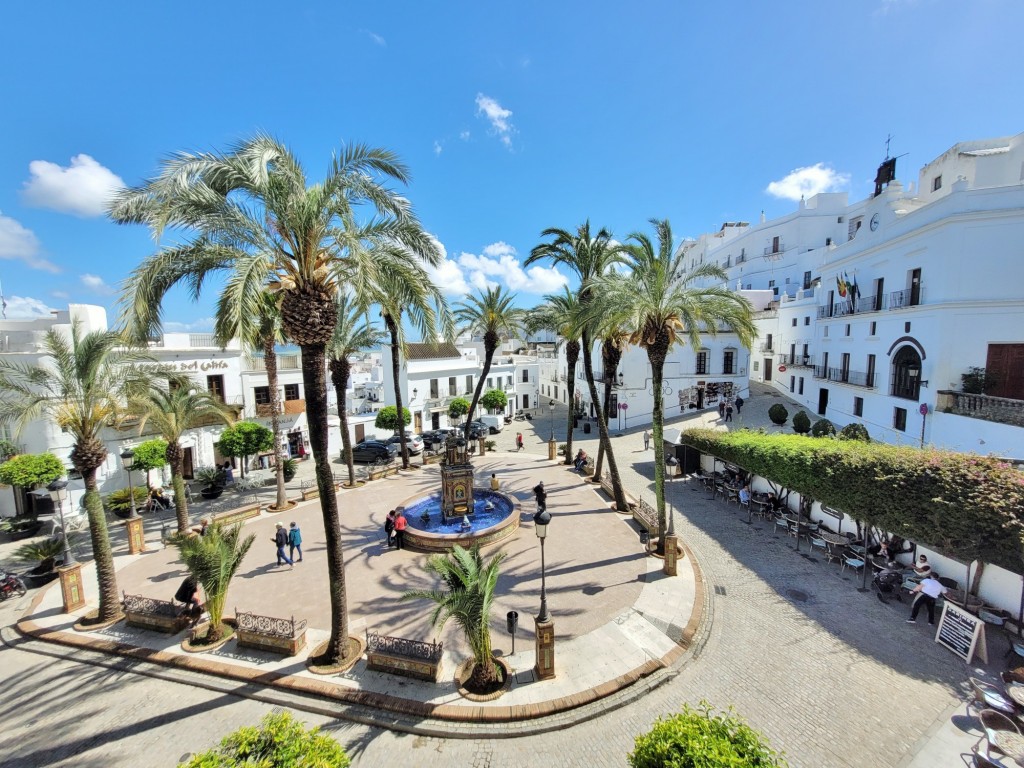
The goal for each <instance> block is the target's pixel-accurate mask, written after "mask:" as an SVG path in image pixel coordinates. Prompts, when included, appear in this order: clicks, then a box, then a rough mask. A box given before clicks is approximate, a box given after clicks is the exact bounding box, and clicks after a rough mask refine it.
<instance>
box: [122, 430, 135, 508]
mask: <svg viewBox="0 0 1024 768" xmlns="http://www.w3.org/2000/svg"><path fill="white" fill-rule="evenodd" d="M121 463H122V464H124V468H125V470H127V472H128V504H129V508H130V509H131V514H129V515H128V517H129V519H131V520H134V519H135V518H136V517H138V516H139V513H138V511H137V510H136V509H135V489H134V488H133V487H132V467H133V466H135V451H133V450H132V449H131V448H125V449H124V450H123V451H122V452H121Z"/></svg>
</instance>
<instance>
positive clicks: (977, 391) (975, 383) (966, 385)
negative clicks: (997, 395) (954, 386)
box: [960, 366, 999, 395]
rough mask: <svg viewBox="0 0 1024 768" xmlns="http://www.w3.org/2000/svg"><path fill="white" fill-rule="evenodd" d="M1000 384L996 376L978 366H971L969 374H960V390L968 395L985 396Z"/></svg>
mask: <svg viewBox="0 0 1024 768" xmlns="http://www.w3.org/2000/svg"><path fill="white" fill-rule="evenodd" d="M998 383H999V382H998V380H997V379H996V377H995V375H994V374H992V373H989V371H987V370H986V369H985V368H979V367H978V366H971V367H970V368H968V369H967V373H961V374H960V390H961V391H962V392H963V393H964V394H967V395H984V394H985V393H986V392H987V391H988V390H990V389H991V388H992V387H995V386H996V385H997V384H998Z"/></svg>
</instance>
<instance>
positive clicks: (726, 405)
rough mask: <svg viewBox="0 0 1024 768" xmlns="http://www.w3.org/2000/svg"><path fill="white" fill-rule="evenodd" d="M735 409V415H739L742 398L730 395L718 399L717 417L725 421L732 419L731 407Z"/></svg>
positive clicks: (741, 409) (741, 408)
mask: <svg viewBox="0 0 1024 768" xmlns="http://www.w3.org/2000/svg"><path fill="white" fill-rule="evenodd" d="M734 408H735V410H736V415H737V416H739V415H740V414H741V413H742V412H743V398H742V397H737V398H735V399H733V398H731V397H727V398H724V399H722V400H719V401H718V418H720V419H723V420H725V421H732V412H733V409H734Z"/></svg>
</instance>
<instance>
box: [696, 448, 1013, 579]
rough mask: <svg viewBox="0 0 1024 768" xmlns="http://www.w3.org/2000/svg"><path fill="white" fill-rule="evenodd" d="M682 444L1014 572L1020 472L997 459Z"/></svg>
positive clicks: (909, 451) (933, 452)
mask: <svg viewBox="0 0 1024 768" xmlns="http://www.w3.org/2000/svg"><path fill="white" fill-rule="evenodd" d="M682 441H683V443H685V444H686V445H690V446H692V447H694V448H696V449H697V450H699V451H701V452H703V453H709V454H712V455H714V456H718V457H719V458H720V459H724V460H725V461H728V462H731V463H733V464H736V465H738V466H740V467H743V468H744V469H746V470H748V471H750V472H753V473H754V474H756V475H760V476H761V477H764V478H767V479H768V480H771V481H772V482H774V483H777V484H779V485H782V486H783V487H784V488H788V489H790V490H792V491H796V492H797V493H799V494H800V495H801V496H807V497H808V498H812V499H815V500H817V501H820V502H821V503H822V504H826V505H828V506H829V507H832V508H834V509H837V510H841V511H843V512H845V513H846V514H848V515H850V516H851V517H853V518H854V519H857V520H860V521H861V522H865V523H868V524H870V525H873V526H875V527H878V528H881V529H882V530H885V531H888V532H889V533H892V534H896V535H898V536H901V537H902V538H904V539H911V540H913V541H916V542H918V543H920V544H925V545H927V546H929V547H930V548H933V549H935V550H937V551H939V552H943V553H944V554H946V555H948V556H950V557H954V558H957V559H959V560H964V561H966V562H971V561H972V560H975V559H980V560H982V561H984V562H988V563H993V564H995V565H998V566H1000V567H1002V568H1006V569H1009V570H1012V571H1015V572H1020V571H1021V541H1022V538H1021V537H1022V534H1024V472H1021V471H1020V470H1017V469H1014V468H1013V467H1012V466H1011V465H1010V464H1008V463H1006V462H1005V461H1000V460H999V459H997V458H995V457H991V456H979V455H977V454H973V453H954V452H953V451H943V450H938V449H934V448H925V449H918V448H911V447H907V446H897V445H888V444H886V443H874V442H873V443H864V442H860V441H857V440H815V439H813V438H809V437H804V436H802V435H767V434H762V433H758V432H751V431H749V430H739V431H736V432H716V431H713V430H707V429H693V430H687V431H686V432H684V433H683V436H682Z"/></svg>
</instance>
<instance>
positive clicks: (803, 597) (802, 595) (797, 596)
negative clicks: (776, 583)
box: [786, 589, 810, 603]
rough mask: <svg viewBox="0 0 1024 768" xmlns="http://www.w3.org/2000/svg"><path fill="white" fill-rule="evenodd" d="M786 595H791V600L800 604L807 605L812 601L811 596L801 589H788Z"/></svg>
mask: <svg viewBox="0 0 1024 768" xmlns="http://www.w3.org/2000/svg"><path fill="white" fill-rule="evenodd" d="M786 594H787V595H789V597H790V599H792V600H796V601H797V602H798V603H806V602H807V601H808V600H810V595H808V594H807V593H806V592H803V591H801V590H799V589H787V590H786Z"/></svg>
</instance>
